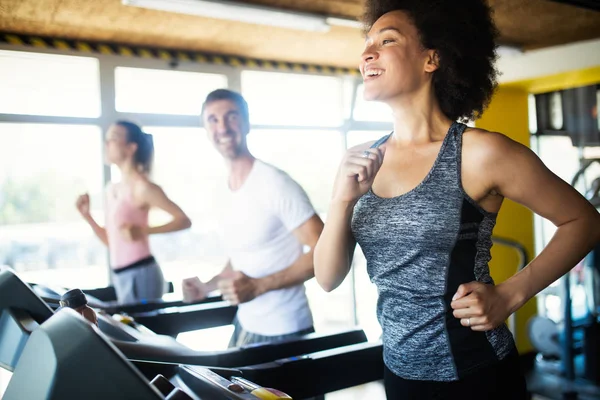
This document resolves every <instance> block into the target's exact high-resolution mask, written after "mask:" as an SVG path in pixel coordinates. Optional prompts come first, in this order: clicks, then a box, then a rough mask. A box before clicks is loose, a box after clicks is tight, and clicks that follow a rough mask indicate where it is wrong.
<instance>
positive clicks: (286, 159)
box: [248, 130, 354, 332]
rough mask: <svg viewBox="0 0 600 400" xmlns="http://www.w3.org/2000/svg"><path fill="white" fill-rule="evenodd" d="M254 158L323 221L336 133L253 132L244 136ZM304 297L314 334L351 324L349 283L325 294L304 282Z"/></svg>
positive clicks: (336, 153) (338, 140) (338, 148)
mask: <svg viewBox="0 0 600 400" xmlns="http://www.w3.org/2000/svg"><path fill="white" fill-rule="evenodd" d="M248 146H249V147H250V150H251V151H252V153H253V154H254V155H256V156H257V157H258V158H260V159H262V160H263V161H266V162H268V163H270V164H272V165H275V166H276V167H278V168H280V169H282V170H284V171H285V172H287V173H288V174H289V175H290V176H291V177H292V178H293V179H294V180H296V182H298V183H299V184H300V185H301V186H302V187H303V188H304V190H305V191H306V193H307V194H308V196H309V197H310V199H311V201H312V203H313V206H314V207H315V209H316V210H317V213H319V214H320V215H321V216H322V218H323V219H326V213H327V209H328V207H329V200H330V199H331V194H332V188H333V181H334V179H335V175H336V172H337V168H338V166H339V163H340V161H341V157H342V155H343V152H344V148H343V142H342V135H341V134H340V133H339V132H337V131H271V130H260V131H258V130H256V131H253V132H251V133H250V135H249V136H248ZM306 290H307V295H308V298H309V302H310V305H311V309H312V312H313V317H314V322H315V328H316V329H317V330H318V331H321V332H322V331H324V330H325V331H327V330H332V329H341V328H346V327H348V326H351V325H352V324H353V321H354V317H353V310H352V295H351V291H352V282H351V280H350V279H347V280H346V281H345V282H344V284H343V285H342V286H341V287H340V288H338V289H337V290H335V291H333V292H332V293H326V292H324V291H323V289H321V288H320V287H319V285H318V284H317V282H316V280H314V279H313V280H311V281H309V282H307V283H306Z"/></svg>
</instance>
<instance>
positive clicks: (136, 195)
mask: <svg viewBox="0 0 600 400" xmlns="http://www.w3.org/2000/svg"><path fill="white" fill-rule="evenodd" d="M105 154H106V161H107V163H109V164H114V165H115V166H117V167H118V168H119V170H120V172H121V177H122V179H121V181H120V182H117V183H111V184H109V185H108V186H107V188H106V193H105V195H106V198H105V216H106V218H105V226H104V227H101V226H100V225H98V223H97V222H96V221H95V220H94V218H93V217H92V216H91V215H90V198H89V195H88V194H87V193H86V194H84V195H81V196H79V198H78V199H77V209H78V210H79V212H80V213H81V215H82V216H83V218H84V219H85V220H86V221H87V222H88V224H89V225H90V226H91V227H92V229H93V230H94V233H95V234H96V236H98V238H99V239H100V240H101V241H102V243H104V244H105V245H106V246H107V247H108V250H109V254H110V265H111V268H112V272H113V273H112V281H113V284H114V286H115V290H116V293H117V299H118V301H119V302H120V303H133V302H139V301H143V300H148V299H155V298H160V297H162V295H163V293H164V286H165V285H164V278H163V275H162V271H161V269H160V267H159V265H158V264H157V263H156V260H155V259H154V257H153V256H152V252H151V251H150V245H149V240H148V237H149V235H151V234H154V233H167V232H175V231H179V230H183V229H187V228H189V227H190V226H191V221H190V219H189V218H188V217H187V215H186V214H185V213H184V212H183V211H182V210H181V208H179V206H178V205H177V204H175V203H173V202H172V201H171V200H170V199H169V198H168V197H167V196H166V194H165V193H164V191H163V190H162V189H161V188H160V186H158V185H156V184H155V183H153V182H152V181H150V179H149V178H148V174H149V172H150V168H151V164H152V158H153V155H154V145H153V142H152V136H151V135H149V134H147V133H144V132H142V130H141V128H140V127H139V126H138V125H136V124H134V123H131V122H128V121H117V122H116V123H115V124H113V125H112V126H111V127H110V128H109V130H108V132H107V133H106V152H105ZM152 207H158V208H160V209H162V210H164V211H165V212H167V213H169V214H170V215H171V216H172V218H173V219H172V221H171V222H169V223H167V224H165V225H162V226H154V227H149V226H148V211H149V210H150V208H152Z"/></svg>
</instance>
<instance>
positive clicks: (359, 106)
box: [353, 84, 393, 122]
mask: <svg viewBox="0 0 600 400" xmlns="http://www.w3.org/2000/svg"><path fill="white" fill-rule="evenodd" d="M353 115H354V119H355V120H357V121H370V122H393V118H392V110H391V109H390V107H388V106H387V105H386V104H383V103H380V102H377V101H366V100H365V99H364V85H362V84H361V85H359V86H358V90H357V93H356V106H355V107H354V114H353Z"/></svg>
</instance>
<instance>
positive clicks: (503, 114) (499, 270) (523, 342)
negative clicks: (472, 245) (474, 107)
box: [475, 66, 600, 353]
mask: <svg viewBox="0 0 600 400" xmlns="http://www.w3.org/2000/svg"><path fill="white" fill-rule="evenodd" d="M597 83H600V66H596V67H592V68H586V69H581V70H575V71H568V72H563V73H560V74H555V75H549V76H541V77H536V78H533V79H527V80H523V81H518V82H511V83H506V84H503V85H502V86H500V88H499V89H498V91H497V92H496V94H495V96H494V98H493V99H492V102H491V104H490V106H489V108H488V109H487V110H486V112H485V113H484V115H483V116H482V118H480V119H479V120H477V121H476V122H475V125H476V126H477V127H479V128H483V129H488V130H492V131H496V132H501V133H503V134H505V135H507V136H509V137H510V138H512V139H514V140H516V141H518V142H520V143H523V144H525V145H526V146H530V133H529V124H528V110H527V109H528V104H527V97H528V94H529V93H534V94H537V93H545V92H551V91H557V90H564V89H571V88H575V87H579V86H587V85H593V84H597ZM494 235H496V236H501V237H506V238H510V239H513V240H516V241H518V242H520V243H522V244H523V245H524V246H525V247H526V248H527V251H528V252H529V256H530V257H532V256H533V255H534V254H535V253H534V227H533V213H532V212H531V211H529V210H528V209H527V208H525V207H523V206H521V205H518V204H516V203H514V202H512V201H510V200H505V201H504V205H503V206H502V209H501V211H500V215H499V216H498V222H497V224H496V228H495V229H494ZM517 263H518V257H517V254H516V252H514V251H513V250H511V249H508V248H506V247H503V246H499V245H495V246H494V247H493V248H492V261H491V263H490V270H491V273H492V277H493V278H494V280H495V281H496V283H499V282H502V281H504V280H505V279H507V278H509V277H510V276H511V275H513V274H514V272H515V268H516V266H517ZM536 313H537V306H536V301H535V299H532V300H531V301H530V302H528V303H527V304H526V305H525V306H524V307H523V308H521V309H520V310H519V311H518V312H517V315H516V331H517V347H518V348H519V351H520V352H521V353H524V352H527V351H531V350H533V347H532V345H531V343H530V342H529V338H528V336H527V321H528V320H529V319H530V318H531V317H532V316H533V315H535V314H536Z"/></svg>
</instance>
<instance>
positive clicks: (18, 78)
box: [0, 50, 100, 117]
mask: <svg viewBox="0 0 600 400" xmlns="http://www.w3.org/2000/svg"><path fill="white" fill-rule="evenodd" d="M98 71H99V69H98V59H96V58H91V57H72V56H59V55H52V54H36V53H26V52H21V51H5V50H0V88H2V89H1V90H0V113H5V114H28V115H34V114H37V115H53V116H68V117H98V116H100V81H99V79H100V78H99V72H98Z"/></svg>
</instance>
